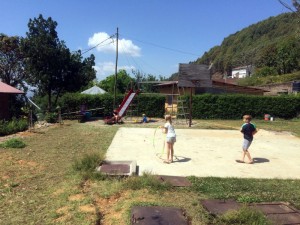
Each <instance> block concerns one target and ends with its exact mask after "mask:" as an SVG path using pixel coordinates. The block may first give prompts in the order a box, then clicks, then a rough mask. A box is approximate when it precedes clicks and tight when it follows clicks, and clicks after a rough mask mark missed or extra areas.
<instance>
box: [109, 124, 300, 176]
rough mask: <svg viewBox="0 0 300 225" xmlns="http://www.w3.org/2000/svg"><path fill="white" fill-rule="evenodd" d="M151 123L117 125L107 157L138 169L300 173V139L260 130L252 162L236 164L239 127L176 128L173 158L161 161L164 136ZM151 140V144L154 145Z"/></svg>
mask: <svg viewBox="0 0 300 225" xmlns="http://www.w3.org/2000/svg"><path fill="white" fill-rule="evenodd" d="M154 132H155V129H154V128H152V129H151V128H125V127H121V128H120V129H119V130H118V132H117V133H116V135H115V137H114V139H113V141H112V143H111V145H110V147H109V149H108V151H107V154H106V157H107V160H120V159H122V160H129V161H131V160H135V161H137V165H138V166H139V174H142V173H143V172H151V173H153V174H158V175H170V176H191V175H194V176H199V177H206V176H215V177H242V178H296V179H299V178H300V173H299V171H300V151H299V146H300V139H299V138H297V137H295V136H293V135H290V134H288V133H279V132H269V131H265V130H260V131H259V132H258V133H257V134H256V135H255V139H254V142H253V144H252V146H251V147H250V153H251V155H252V157H253V158H254V161H255V163H254V164H245V163H236V162H235V160H236V159H240V157H241V154H242V150H241V145H242V134H241V133H240V132H239V131H238V130H205V129H176V134H177V142H176V143H175V146H174V149H175V156H176V159H175V161H174V163H171V164H164V163H163V162H162V158H165V157H166V151H165V150H163V143H164V138H165V137H164V135H163V134H162V133H161V132H160V130H157V131H156V134H155V137H154ZM153 140H154V144H153Z"/></svg>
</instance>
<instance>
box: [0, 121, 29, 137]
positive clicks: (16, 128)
mask: <svg viewBox="0 0 300 225" xmlns="http://www.w3.org/2000/svg"><path fill="white" fill-rule="evenodd" d="M27 129H28V121H27V120H26V119H20V120H17V119H12V120H11V121H5V120H2V121H0V136H4V135H9V134H14V133H17V132H20V131H24V130H27Z"/></svg>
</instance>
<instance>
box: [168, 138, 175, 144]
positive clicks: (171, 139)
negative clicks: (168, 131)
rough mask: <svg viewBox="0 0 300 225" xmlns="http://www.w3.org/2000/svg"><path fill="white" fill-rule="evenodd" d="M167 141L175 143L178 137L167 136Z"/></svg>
mask: <svg viewBox="0 0 300 225" xmlns="http://www.w3.org/2000/svg"><path fill="white" fill-rule="evenodd" d="M166 141H167V143H175V142H176V137H167V139H166Z"/></svg>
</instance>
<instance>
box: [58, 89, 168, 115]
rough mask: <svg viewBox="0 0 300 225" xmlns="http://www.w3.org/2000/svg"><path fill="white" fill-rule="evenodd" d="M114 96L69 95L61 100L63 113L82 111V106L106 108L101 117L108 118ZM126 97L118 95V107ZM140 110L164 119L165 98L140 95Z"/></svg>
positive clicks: (157, 95)
mask: <svg viewBox="0 0 300 225" xmlns="http://www.w3.org/2000/svg"><path fill="white" fill-rule="evenodd" d="M113 98H114V97H113V95H111V94H102V95H86V94H80V93H67V94H65V95H63V96H62V98H61V99H60V102H59V104H60V106H61V107H62V112H76V111H79V110H80V106H81V105H83V104H84V105H86V107H87V108H88V109H95V108H102V107H103V108H104V109H103V110H101V114H100V116H106V115H109V114H111V113H112V111H113ZM123 98H124V96H123V95H117V99H116V102H117V105H119V104H121V102H122V100H123ZM137 98H138V101H137V102H138V106H137V108H138V110H139V112H140V113H145V114H146V115H147V116H148V117H163V115H164V104H165V96H163V95H159V94H151V95H138V96H137Z"/></svg>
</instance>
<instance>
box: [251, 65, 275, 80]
mask: <svg viewBox="0 0 300 225" xmlns="http://www.w3.org/2000/svg"><path fill="white" fill-rule="evenodd" d="M270 75H277V71H276V68H274V67H268V66H265V67H262V68H259V69H257V70H256V71H255V76H253V77H266V76H270Z"/></svg>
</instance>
